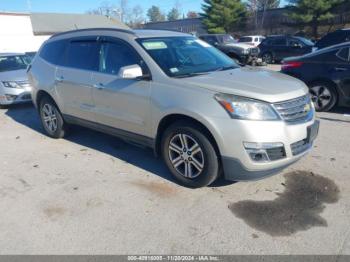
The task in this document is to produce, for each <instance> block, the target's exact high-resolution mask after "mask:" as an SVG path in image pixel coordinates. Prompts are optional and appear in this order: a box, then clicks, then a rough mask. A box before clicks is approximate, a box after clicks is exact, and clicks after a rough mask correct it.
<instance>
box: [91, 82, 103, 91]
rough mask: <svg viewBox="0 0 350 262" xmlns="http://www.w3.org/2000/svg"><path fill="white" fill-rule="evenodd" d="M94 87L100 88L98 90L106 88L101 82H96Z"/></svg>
mask: <svg viewBox="0 0 350 262" xmlns="http://www.w3.org/2000/svg"><path fill="white" fill-rule="evenodd" d="M93 87H94V88H96V89H98V90H102V89H104V88H105V86H104V85H103V84H102V83H99V84H95V85H93Z"/></svg>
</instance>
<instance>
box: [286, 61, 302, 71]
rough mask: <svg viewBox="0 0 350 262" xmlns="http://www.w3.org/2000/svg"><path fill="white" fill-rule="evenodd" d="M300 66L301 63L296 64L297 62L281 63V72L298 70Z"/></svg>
mask: <svg viewBox="0 0 350 262" xmlns="http://www.w3.org/2000/svg"><path fill="white" fill-rule="evenodd" d="M302 65H303V62H297V61H290V62H283V64H282V70H286V69H293V68H299V67H301V66H302Z"/></svg>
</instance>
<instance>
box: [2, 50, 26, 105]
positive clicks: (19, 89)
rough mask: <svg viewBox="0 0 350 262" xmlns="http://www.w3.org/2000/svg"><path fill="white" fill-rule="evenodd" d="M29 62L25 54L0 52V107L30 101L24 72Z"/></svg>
mask: <svg viewBox="0 0 350 262" xmlns="http://www.w3.org/2000/svg"><path fill="white" fill-rule="evenodd" d="M29 63H30V58H29V57H28V56H26V55H25V54H19V53H6V54H5V53H4V54H0V107H5V106H8V105H11V104H16V103H23V102H29V101H31V95H30V92H31V87H30V85H29V83H28V78H27V74H26V69H27V66H28V64H29Z"/></svg>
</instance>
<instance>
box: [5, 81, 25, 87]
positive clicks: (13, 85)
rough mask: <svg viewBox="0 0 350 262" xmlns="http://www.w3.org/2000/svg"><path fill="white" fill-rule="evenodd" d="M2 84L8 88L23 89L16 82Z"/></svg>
mask: <svg viewBox="0 0 350 262" xmlns="http://www.w3.org/2000/svg"><path fill="white" fill-rule="evenodd" d="M2 84H3V85H4V87H7V88H22V87H21V86H20V85H19V84H17V83H16V82H12V81H11V82H7V81H5V82H2Z"/></svg>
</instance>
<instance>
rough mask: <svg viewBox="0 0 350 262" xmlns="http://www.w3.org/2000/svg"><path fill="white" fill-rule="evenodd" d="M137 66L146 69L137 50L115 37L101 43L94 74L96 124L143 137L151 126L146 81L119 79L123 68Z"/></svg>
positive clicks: (149, 85)
mask: <svg viewBox="0 0 350 262" xmlns="http://www.w3.org/2000/svg"><path fill="white" fill-rule="evenodd" d="M135 64H138V65H139V66H141V68H143V71H144V74H146V73H148V69H147V67H146V65H145V63H144V62H143V60H142V58H141V57H140V56H139V55H138V53H137V52H136V50H135V49H134V48H133V47H132V46H130V45H129V44H128V43H126V42H124V41H123V40H120V39H117V38H104V40H103V41H102V42H101V56H100V65H99V72H94V73H93V76H92V79H93V84H94V86H95V87H94V89H93V92H92V93H93V99H94V102H95V109H94V112H95V115H96V122H98V123H100V124H103V125H105V126H108V127H113V128H116V129H119V130H124V131H128V132H131V133H136V134H140V135H143V134H145V132H146V129H147V128H148V126H149V125H150V122H151V121H149V120H150V102H149V97H150V91H151V90H150V88H151V82H150V81H148V80H136V79H122V78H120V77H119V76H118V73H119V70H120V69H121V68H122V67H124V66H130V65H135Z"/></svg>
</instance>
